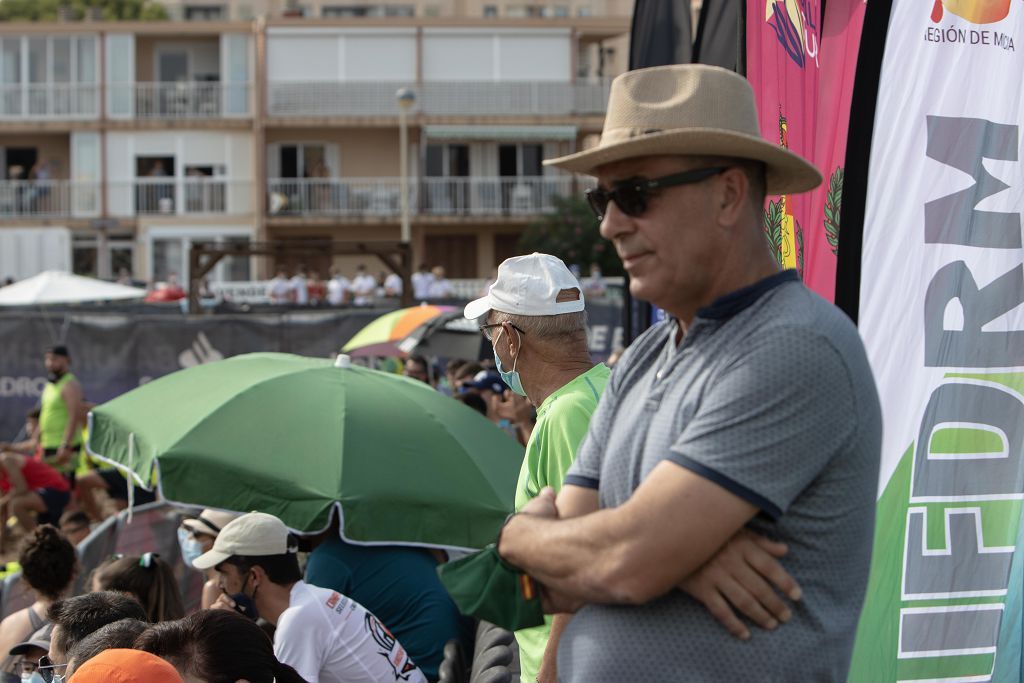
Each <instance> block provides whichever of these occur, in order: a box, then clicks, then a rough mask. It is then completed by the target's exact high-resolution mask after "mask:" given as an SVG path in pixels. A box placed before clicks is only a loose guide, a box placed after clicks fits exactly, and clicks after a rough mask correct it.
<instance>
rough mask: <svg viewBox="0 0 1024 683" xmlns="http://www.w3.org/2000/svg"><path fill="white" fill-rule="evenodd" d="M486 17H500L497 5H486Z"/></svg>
mask: <svg viewBox="0 0 1024 683" xmlns="http://www.w3.org/2000/svg"><path fill="white" fill-rule="evenodd" d="M484 16H485V17H496V16H498V6H497V5H484Z"/></svg>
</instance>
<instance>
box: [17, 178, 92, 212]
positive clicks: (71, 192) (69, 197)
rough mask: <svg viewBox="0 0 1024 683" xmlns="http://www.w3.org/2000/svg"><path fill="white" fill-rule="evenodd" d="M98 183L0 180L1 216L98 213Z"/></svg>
mask: <svg viewBox="0 0 1024 683" xmlns="http://www.w3.org/2000/svg"><path fill="white" fill-rule="evenodd" d="M99 196H100V195H99V184H98V183H94V182H81V181H72V180H3V181H0V220H10V219H12V218H71V217H89V216H96V215H98V214H99Z"/></svg>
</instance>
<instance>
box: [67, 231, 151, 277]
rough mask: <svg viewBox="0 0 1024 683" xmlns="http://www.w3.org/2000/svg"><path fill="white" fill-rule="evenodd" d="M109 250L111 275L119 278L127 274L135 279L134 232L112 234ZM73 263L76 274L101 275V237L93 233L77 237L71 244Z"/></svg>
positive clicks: (73, 270)
mask: <svg viewBox="0 0 1024 683" xmlns="http://www.w3.org/2000/svg"><path fill="white" fill-rule="evenodd" d="M107 252H108V253H109V254H110V276H111V277H113V278H118V277H120V276H121V275H122V274H126V275H128V277H129V278H132V279H134V278H133V275H134V273H133V272H132V271H133V259H134V254H135V242H134V238H133V236H132V234H131V233H126V234H114V235H110V236H109V237H108V238H107ZM71 263H72V266H71V268H72V272H74V273H75V275H86V276H89V277H99V275H100V273H99V239H97V238H96V237H94V236H92V235H83V236H79V237H75V238H74V240H73V242H72V244H71Z"/></svg>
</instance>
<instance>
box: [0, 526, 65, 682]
mask: <svg viewBox="0 0 1024 683" xmlns="http://www.w3.org/2000/svg"><path fill="white" fill-rule="evenodd" d="M18 563H19V564H21V577H22V579H23V580H24V581H25V583H27V584H28V585H29V587H30V588H31V589H32V591H33V592H34V593H35V595H36V600H35V602H34V603H32V604H31V605H29V606H28V607H26V608H25V609H23V610H19V611H17V612H15V613H14V614H12V615H10V616H9V617H7V618H6V619H4V620H3V622H0V656H3V657H5V659H4V660H3V663H2V664H0V672H2V674H3V679H4V680H5V681H7V680H10V681H19V682H20V680H21V675H20V673H21V672H20V671H18V672H14V671H13V670H12V669H13V665H14V664H15V661H14V660H15V659H16V658H15V657H10V656H8V655H7V653H8V652H10V650H11V648H12V647H14V646H15V645H17V644H18V643H21V642H24V641H27V640H28V639H29V636H31V635H32V634H33V633H35V632H36V631H38V630H39V629H40V628H41V627H43V626H44V625H45V624H46V621H47V619H46V612H47V610H49V609H50V605H52V604H53V603H55V602H57V601H58V600H60V599H61V598H62V597H63V596H64V595H65V594H67V593H68V592H69V591H70V589H71V584H72V582H74V580H75V572H76V570H77V568H78V557H77V556H76V555H75V547H74V546H73V545H71V543H70V542H69V541H68V540H67V539H66V538H64V536H63V535H62V534H61V533H60V532H59V531H58V530H57V529H56V528H55V527H53V526H50V525H49V524H41V525H40V526H37V527H36V528H35V530H33V531H32V533H31V534H29V535H28V537H27V538H26V539H25V544H24V545H23V546H22V549H21V554H20V555H19V556H18Z"/></svg>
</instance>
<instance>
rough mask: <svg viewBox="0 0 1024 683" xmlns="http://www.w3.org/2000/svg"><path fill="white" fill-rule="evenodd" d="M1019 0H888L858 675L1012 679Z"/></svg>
mask: <svg viewBox="0 0 1024 683" xmlns="http://www.w3.org/2000/svg"><path fill="white" fill-rule="evenodd" d="M1022 213H1024V0H934V2H924V1H923V0H894V1H893V3H892V10H891V14H890V21H889V30H888V36H887V39H886V44H885V52H884V58H883V61H882V71H881V79H880V82H879V87H878V98H877V110H876V115H875V121H874V132H873V138H872V145H871V157H870V166H869V175H868V189H867V202H866V206H865V220H864V226H863V249H862V252H861V271H860V272H861V276H860V315H859V321H858V324H859V327H860V330H861V333H862V335H863V336H864V341H865V345H866V347H867V351H868V356H869V358H870V361H871V365H872V369H873V371H874V373H875V378H876V381H877V384H878V389H879V394H880V396H881V399H882V408H883V416H884V428H885V435H884V442H883V454H882V458H883V461H882V466H881V481H880V485H879V501H878V506H879V507H878V513H877V519H878V526H877V531H876V540H875V550H874V558H873V565H872V574H871V583H870V586H869V590H868V598H867V602H866V604H865V607H864V612H863V615H862V618H861V624H860V629H859V632H858V640H857V647H856V650H855V654H854V662H853V666H852V668H851V674H850V680H858V681H859V680H864V681H895V680H900V681H904V680H906V681H910V680H946V681H953V680H955V681H985V680H999V681H1020V680H1021V673H1022V660H1021V639H1022V633H1021V592H1022V588H1024V571H1022V569H1024V552H1017V550H1018V548H1020V544H1021V543H1022V538H1021V531H1022V530H1021V524H1020V522H1021V503H1022V500H1024V245H1022V240H1024V233H1022V227H1021V223H1022V220H1021V217H1022Z"/></svg>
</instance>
